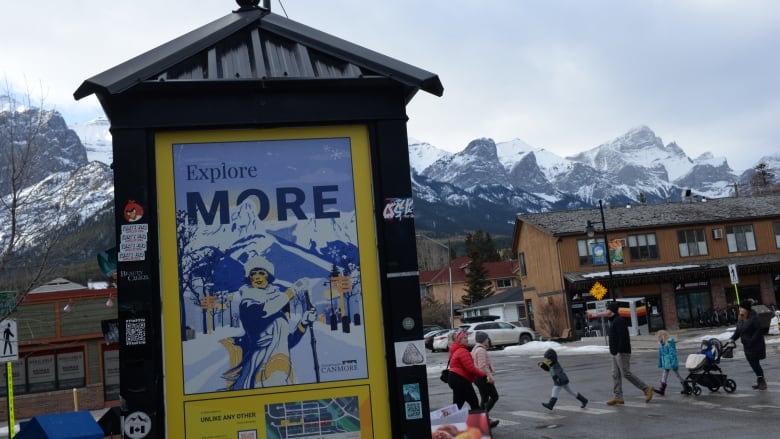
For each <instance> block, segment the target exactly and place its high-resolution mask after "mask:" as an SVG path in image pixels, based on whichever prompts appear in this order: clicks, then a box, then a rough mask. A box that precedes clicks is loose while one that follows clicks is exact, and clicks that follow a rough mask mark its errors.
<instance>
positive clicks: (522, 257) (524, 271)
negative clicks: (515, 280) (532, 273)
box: [517, 253, 528, 277]
mask: <svg viewBox="0 0 780 439" xmlns="http://www.w3.org/2000/svg"><path fill="white" fill-rule="evenodd" d="M517 260H518V261H519V262H520V276H521V277H526V276H528V267H526V266H525V253H520V254H518V255H517Z"/></svg>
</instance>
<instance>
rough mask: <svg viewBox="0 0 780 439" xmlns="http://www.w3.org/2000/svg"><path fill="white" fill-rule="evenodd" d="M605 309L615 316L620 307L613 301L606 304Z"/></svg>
mask: <svg viewBox="0 0 780 439" xmlns="http://www.w3.org/2000/svg"><path fill="white" fill-rule="evenodd" d="M607 309H608V310H610V311H612V312H613V313H615V314H617V313H618V309H620V305H618V303H617V302H616V301H614V300H613V301H610V302H608V303H607Z"/></svg>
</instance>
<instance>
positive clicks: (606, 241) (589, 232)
mask: <svg viewBox="0 0 780 439" xmlns="http://www.w3.org/2000/svg"><path fill="white" fill-rule="evenodd" d="M599 211H600V212H601V232H602V233H603V234H604V246H605V247H606V251H607V270H608V271H609V288H607V291H609V298H610V299H612V301H613V302H614V301H615V293H614V291H613V288H614V282H613V280H614V279H613V277H612V255H610V254H609V238H608V237H607V223H606V222H605V221H604V203H603V201H602V200H599ZM585 233H586V234H587V235H588V238H593V236H594V235H595V234H596V228H595V227H593V222H592V221H591V220H588V225H587V226H586V227H585Z"/></svg>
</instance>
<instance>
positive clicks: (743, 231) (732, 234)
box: [726, 224, 756, 253]
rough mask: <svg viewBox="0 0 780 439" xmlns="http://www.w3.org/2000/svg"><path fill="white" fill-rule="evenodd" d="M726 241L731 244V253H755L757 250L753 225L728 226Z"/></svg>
mask: <svg viewBox="0 0 780 439" xmlns="http://www.w3.org/2000/svg"><path fill="white" fill-rule="evenodd" d="M726 241H727V242H728V244H729V253H735V252H745V251H754V250H755V249H756V237H755V236H754V235H753V226H752V225H751V224H740V225H736V226H726Z"/></svg>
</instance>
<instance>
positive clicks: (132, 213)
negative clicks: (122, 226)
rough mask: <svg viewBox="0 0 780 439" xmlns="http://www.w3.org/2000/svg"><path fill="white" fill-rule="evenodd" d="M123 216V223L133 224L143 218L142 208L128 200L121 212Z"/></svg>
mask: <svg viewBox="0 0 780 439" xmlns="http://www.w3.org/2000/svg"><path fill="white" fill-rule="evenodd" d="M122 212H123V214H124V216H125V221H127V222H130V223H134V222H137V221H139V220H140V219H141V218H143V217H144V208H143V207H142V206H141V205H140V204H138V203H136V202H135V200H130V201H128V202H127V204H125V208H124V210H123V211H122Z"/></svg>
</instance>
